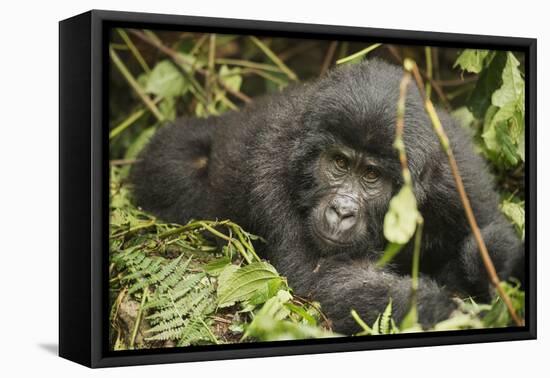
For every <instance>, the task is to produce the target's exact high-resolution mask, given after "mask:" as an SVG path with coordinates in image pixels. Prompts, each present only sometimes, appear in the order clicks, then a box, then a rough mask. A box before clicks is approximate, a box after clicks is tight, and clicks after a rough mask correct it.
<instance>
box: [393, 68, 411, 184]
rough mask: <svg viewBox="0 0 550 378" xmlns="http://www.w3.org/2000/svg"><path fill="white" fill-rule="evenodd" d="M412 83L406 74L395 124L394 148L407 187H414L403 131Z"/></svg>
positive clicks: (406, 73) (402, 81)
mask: <svg viewBox="0 0 550 378" xmlns="http://www.w3.org/2000/svg"><path fill="white" fill-rule="evenodd" d="M410 81H411V75H410V73H408V72H405V74H404V75H403V78H402V79H401V82H400V84H399V99H398V101H397V121H396V124H395V141H394V144H393V146H394V147H395V149H396V150H397V152H398V154H399V162H400V163H401V171H402V173H403V181H404V184H405V185H410V186H412V179H411V172H410V171H409V165H408V164H407V153H406V151H405V142H404V141H403V131H404V128H405V102H406V95H407V87H408V85H409V83H410Z"/></svg>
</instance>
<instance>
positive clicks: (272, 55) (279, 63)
mask: <svg viewBox="0 0 550 378" xmlns="http://www.w3.org/2000/svg"><path fill="white" fill-rule="evenodd" d="M250 40H251V41H252V42H253V43H254V44H255V45H256V46H257V47H258V48H259V49H260V50H262V52H263V53H264V54H265V55H266V56H267V57H268V58H269V59H270V60H271V61H272V62H273V63H275V65H276V66H277V67H279V68H280V69H281V71H283V72H284V73H285V74H286V75H287V76H288V77H289V79H291V80H294V81H298V76H296V74H295V73H294V72H292V70H291V69H290V68H288V66H287V65H286V64H285V63H284V62H283V61H282V60H281V59H279V57H278V56H277V54H275V53H274V52H273V51H272V50H271V49H270V48H269V47H267V45H266V44H265V43H263V42H262V41H260V40H259V39H258V38H256V37H254V36H250Z"/></svg>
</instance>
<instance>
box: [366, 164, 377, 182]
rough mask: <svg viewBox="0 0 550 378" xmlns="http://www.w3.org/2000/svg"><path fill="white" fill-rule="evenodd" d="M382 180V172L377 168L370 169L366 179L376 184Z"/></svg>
mask: <svg viewBox="0 0 550 378" xmlns="http://www.w3.org/2000/svg"><path fill="white" fill-rule="evenodd" d="M379 178H380V171H378V169H377V168H375V167H372V166H371V167H368V168H367V173H366V174H365V179H366V180H367V181H368V182H376V181H378V179H379Z"/></svg>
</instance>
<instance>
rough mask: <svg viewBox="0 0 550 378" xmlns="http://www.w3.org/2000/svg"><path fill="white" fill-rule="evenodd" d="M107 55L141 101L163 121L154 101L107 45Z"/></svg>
mask: <svg viewBox="0 0 550 378" xmlns="http://www.w3.org/2000/svg"><path fill="white" fill-rule="evenodd" d="M109 55H110V56H111V60H112V61H113V63H114V64H115V66H116V67H117V68H118V70H119V71H120V73H121V74H122V76H124V78H125V79H126V81H127V82H128V84H130V86H131V87H132V89H133V90H134V92H136V94H137V95H138V96H139V98H141V100H142V101H143V103H144V104H145V105H146V106H147V107H148V108H149V110H150V111H151V113H153V114H154V115H155V117H156V118H157V119H158V120H159V121H160V122H163V121H164V116H163V115H162V114H161V113H160V111H159V110H158V108H157V106H156V105H155V103H154V102H153V101H152V100H151V99H150V98H149V96H148V95H147V94H146V93H145V91H144V90H143V88H141V86H140V85H139V83H138V82H137V80H136V79H135V78H134V77H133V76H132V74H131V73H130V71H129V70H128V68H126V66H125V65H124V63H122V60H120V58H119V56H118V55H117V53H116V52H115V50H114V49H113V48H112V47H109Z"/></svg>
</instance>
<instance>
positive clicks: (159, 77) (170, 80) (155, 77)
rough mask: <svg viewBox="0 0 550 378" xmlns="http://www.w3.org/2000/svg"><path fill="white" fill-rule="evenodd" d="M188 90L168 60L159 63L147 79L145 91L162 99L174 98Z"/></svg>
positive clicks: (180, 75) (177, 70)
mask: <svg viewBox="0 0 550 378" xmlns="http://www.w3.org/2000/svg"><path fill="white" fill-rule="evenodd" d="M187 89H188V85H187V84H186V80H185V79H184V77H183V75H182V74H181V72H180V70H179V69H178V68H177V67H176V66H175V65H174V64H173V63H172V62H170V61H169V60H163V61H161V62H159V63H158V64H157V65H156V66H155V68H153V71H152V72H151V74H150V75H149V77H148V79H147V85H146V87H145V91H146V92H147V93H153V94H156V95H158V96H162V97H175V96H180V95H182V94H184V93H185V92H186V91H187Z"/></svg>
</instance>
